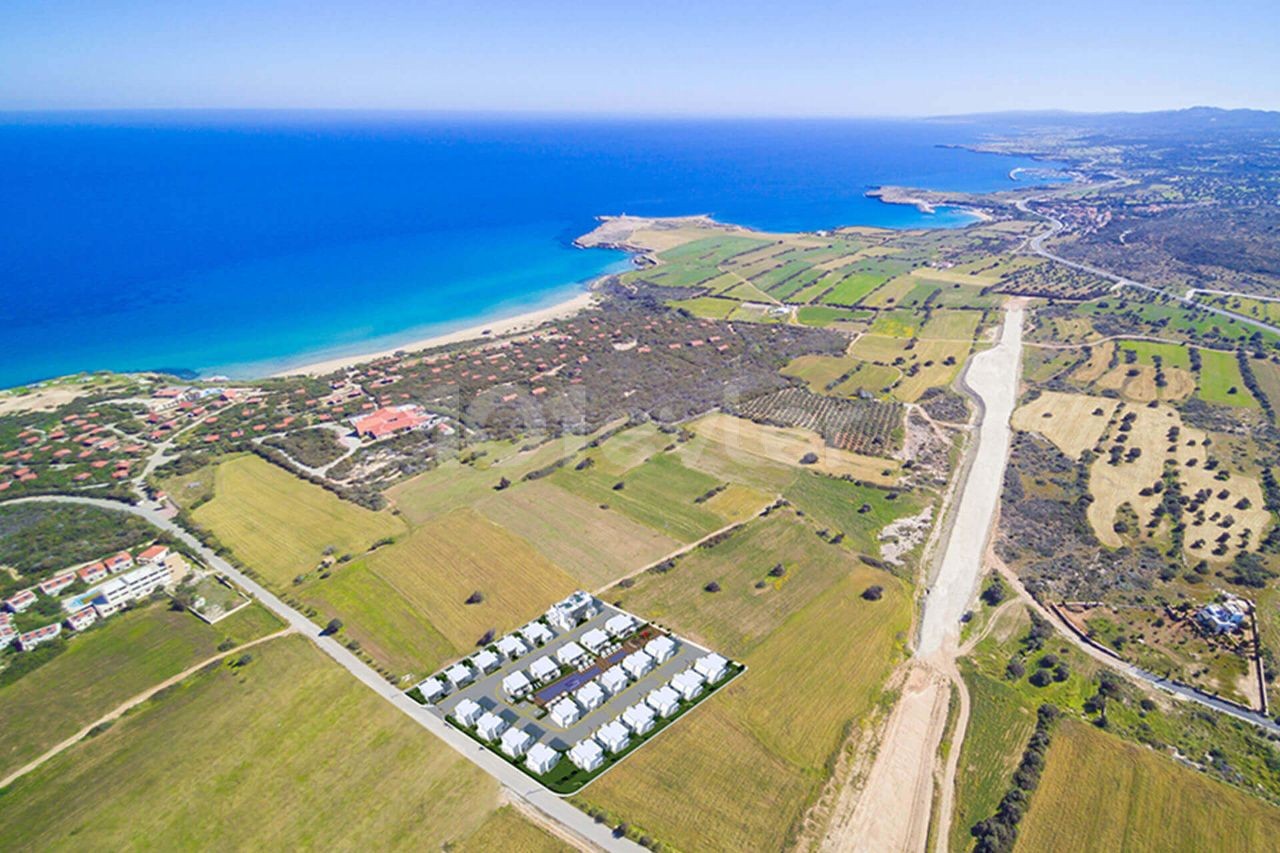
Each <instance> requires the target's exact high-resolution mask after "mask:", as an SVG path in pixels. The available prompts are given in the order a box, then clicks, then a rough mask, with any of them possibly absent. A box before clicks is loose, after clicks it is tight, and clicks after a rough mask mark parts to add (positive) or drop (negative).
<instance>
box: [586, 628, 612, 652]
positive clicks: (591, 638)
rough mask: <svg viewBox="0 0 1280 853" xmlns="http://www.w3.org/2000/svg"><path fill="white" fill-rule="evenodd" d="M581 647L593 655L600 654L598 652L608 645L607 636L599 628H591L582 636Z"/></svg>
mask: <svg viewBox="0 0 1280 853" xmlns="http://www.w3.org/2000/svg"><path fill="white" fill-rule="evenodd" d="M582 645H584V646H586V647H587V648H588V649H590V650H591V651H592V652H594V653H595V654H600V650H601V649H603V648H604V647H605V646H607V645H609V635H608V634H606V633H605V632H604V631H601V630H600V629H599V628H592V629H591V630H590V631H587V632H586V633H584V634H583V635H582Z"/></svg>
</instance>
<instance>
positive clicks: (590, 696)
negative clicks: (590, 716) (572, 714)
mask: <svg viewBox="0 0 1280 853" xmlns="http://www.w3.org/2000/svg"><path fill="white" fill-rule="evenodd" d="M573 698H575V699H577V700H578V704H579V705H581V706H582V707H584V708H586V709H587V710H588V711H594V710H595V709H596V708H599V707H600V706H601V705H603V704H604V700H605V698H606V697H605V695H604V691H603V690H601V689H600V685H599V684H596V683H595V682H594V681H588V682H587V683H586V684H584V685H582V686H581V687H579V688H578V691H577V692H576V693H574V694H573Z"/></svg>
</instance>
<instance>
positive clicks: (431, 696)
mask: <svg viewBox="0 0 1280 853" xmlns="http://www.w3.org/2000/svg"><path fill="white" fill-rule="evenodd" d="M418 692H419V693H421V694H422V698H423V699H426V700H427V701H428V702H435V701H436V700H437V699H439V698H441V697H442V696H444V695H445V694H446V693H448V692H449V686H448V685H447V684H445V683H444V682H443V681H442V680H440V679H439V678H434V677H432V678H428V679H427V680H426V681H424V682H422V683H421V684H419V685H418Z"/></svg>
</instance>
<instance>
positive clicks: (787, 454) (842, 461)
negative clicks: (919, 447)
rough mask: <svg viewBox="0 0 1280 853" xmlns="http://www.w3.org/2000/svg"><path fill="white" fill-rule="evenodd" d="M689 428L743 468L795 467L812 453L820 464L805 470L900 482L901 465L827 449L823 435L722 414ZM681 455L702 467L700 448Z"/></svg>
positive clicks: (692, 463) (885, 483)
mask: <svg viewBox="0 0 1280 853" xmlns="http://www.w3.org/2000/svg"><path fill="white" fill-rule="evenodd" d="M689 428H690V429H691V430H693V431H694V432H695V433H696V434H697V435H698V436H700V437H702V438H704V439H706V440H707V441H708V442H711V443H714V444H717V445H719V446H720V447H721V448H722V449H723V451H724V452H725V453H726V454H727V455H729V456H730V457H732V458H735V459H737V460H739V461H740V464H743V465H747V466H749V465H751V464H753V460H756V459H759V460H763V461H766V462H776V463H780V464H783V465H787V466H794V465H796V464H797V463H798V462H799V461H800V458H801V457H802V456H804V455H805V454H806V453H810V452H812V453H816V454H817V455H818V462H817V463H815V464H814V465H812V466H806V467H810V468H812V469H813V470H816V471H821V472H822V473H824V474H831V475H833V476H836V477H839V476H843V475H845V474H848V475H850V476H852V477H854V478H856V479H859V480H863V481H865V482H868V483H876V484H879V485H892V484H893V482H894V481H896V480H897V470H898V467H899V464H900V463H898V462H897V461H896V460H892V459H880V458H878V457H875V456H863V455H861V454H858V453H850V452H848V451H847V450H837V449H836V448H834V447H827V446H826V443H825V442H823V440H822V436H820V435H818V434H817V433H816V432H812V431H810V430H804V429H785V428H781V427H772V426H765V425H763V424H758V423H755V422H754V421H749V420H746V419H745V418H737V417H734V416H732V415H726V414H724V413H720V412H716V413H713V414H710V415H707V416H705V417H703V418H699V419H698V420H696V421H694V422H693V423H691V424H689ZM680 455H681V461H683V462H684V463H685V464H686V465H688V466H690V467H692V468H701V467H702V466H701V465H699V458H700V454H699V453H698V448H697V447H689V446H687V445H686V446H685V447H684V448H682V449H681V452H680ZM885 471H889V472H890V473H888V474H886V473H885ZM708 473H711V472H710V471H708Z"/></svg>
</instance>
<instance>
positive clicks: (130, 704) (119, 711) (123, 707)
mask: <svg viewBox="0 0 1280 853" xmlns="http://www.w3.org/2000/svg"><path fill="white" fill-rule="evenodd" d="M293 632H294V629H293V628H284V629H282V630H279V631H276V632H275V633H274V634H268V635H267V636H265V637H259V638H258V639H256V640H250V641H249V642H247V643H242V644H241V645H238V646H236V647H235V648H234V649H228V650H227V651H225V652H219V653H218V654H216V655H214V656H213V657H209V658H205V659H204V660H202V661H200V662H199V663H197V664H194V665H192V666H189V667H187V668H186V669H184V670H183V671H182V672H180V673H178V674H177V675H174V676H171V677H169V678H166V679H165V680H164V681H162V682H160V683H159V684H156V685H154V686H153V687H148V688H147V689H146V690H144V691H142V692H141V693H139V694H138V695H136V696H133V697H131V698H129V699H126V700H125V701H124V702H122V703H121V704H120V705H118V706H116V708H115V710H113V711H111V712H110V713H108V714H105V715H104V716H102V717H100V718H99V719H97V720H94V721H93V722H92V723H90V724H89V725H87V726H85V727H84V728H82V729H81V730H80V731H78V732H76V733H75V734H73V735H72V736H71V737H69V738H67V739H66V740H64V741H62V743H59V744H58V745H56V746H54V747H53V748H51V749H50V750H49V751H48V752H46V753H44V754H43V755H41V756H40V757H39V758H35V759H32V760H31V761H29V762H27V763H26V764H24V765H23V766H21V767H19V768H18V769H17V770H15V771H13V772H12V773H10V774H9V775H8V776H6V777H4V778H3V779H0V790H2V789H4V788H7V787H9V786H10V785H12V784H13V783H14V782H16V781H17V780H18V779H21V778H22V777H23V776H26V775H27V774H28V773H30V772H31V771H32V770H35V769H36V768H37V767H39V766H40V765H42V764H44V763H45V762H46V761H49V760H50V759H51V758H53V757H54V756H56V755H58V754H59V753H62V752H65V751H66V750H68V749H70V748H71V747H73V746H75V745H76V744H77V743H79V742H80V741H82V740H84V739H85V738H87V737H88V736H89V733H90V732H92V731H93V730H94V729H96V728H98V726H101V725H103V724H104V723H111V722H115V721H116V720H118V719H120V718H121V717H123V716H124V715H125V714H126V713H128V712H129V711H130V710H132V709H133V708H136V707H138V706H139V705H141V704H142V703H143V702H146V701H147V700H148V699H150V698H151V697H152V696H155V695H156V694H157V693H159V692H160V691H161V690H164V689H165V688H166V687H172V686H173V685H175V684H177V683H178V682H180V681H183V680H184V679H186V678H189V677H191V676H192V675H195V674H196V673H197V672H199V671H200V670H202V669H204V668H205V667H206V666H208V665H209V664H213V663H217V662H218V661H221V660H226V659H227V658H229V657H231V656H232V655H238V654H240V653H241V652H243V651H244V650H246V649H251V648H253V647H254V646H256V645H259V644H261V643H265V642H267V641H268V640H275V639H277V638H279V637H283V636H285V635H286V634H292V633H293Z"/></svg>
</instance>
